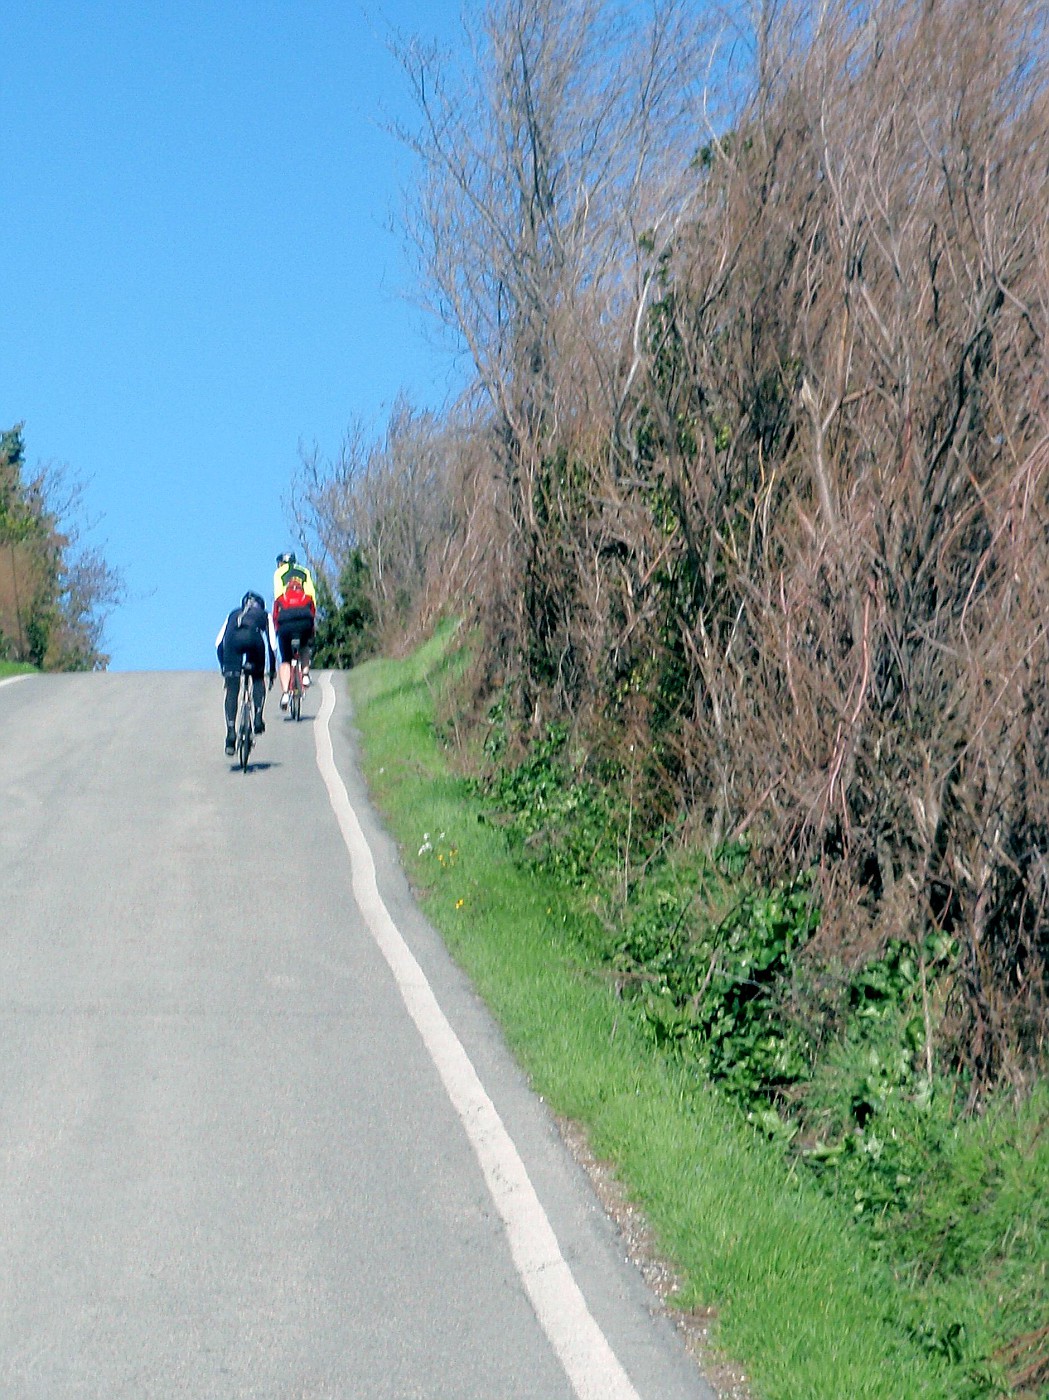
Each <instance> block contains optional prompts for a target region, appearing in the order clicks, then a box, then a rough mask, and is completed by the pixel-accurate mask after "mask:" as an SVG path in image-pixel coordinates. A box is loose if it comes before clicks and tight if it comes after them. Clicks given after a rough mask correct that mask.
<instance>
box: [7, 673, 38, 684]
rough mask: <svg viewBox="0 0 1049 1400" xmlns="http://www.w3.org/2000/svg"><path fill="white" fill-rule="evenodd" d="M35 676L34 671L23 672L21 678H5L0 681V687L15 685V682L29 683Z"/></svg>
mask: <svg viewBox="0 0 1049 1400" xmlns="http://www.w3.org/2000/svg"><path fill="white" fill-rule="evenodd" d="M33 674H34V673H33V672H32V671H23V672H22V674H21V675H20V676H5V677H4V679H3V680H2V681H0V686H5V685H14V683H15V681H27V680H28V679H29V677H30V676H31V675H33Z"/></svg>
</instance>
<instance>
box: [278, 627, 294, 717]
mask: <svg viewBox="0 0 1049 1400" xmlns="http://www.w3.org/2000/svg"><path fill="white" fill-rule="evenodd" d="M277 650H278V652H279V653H280V707H281V709H282V710H286V709H287V708H288V689H289V687H290V686H291V633H290V632H289V631H288V630H287V628H281V627H278V628H277Z"/></svg>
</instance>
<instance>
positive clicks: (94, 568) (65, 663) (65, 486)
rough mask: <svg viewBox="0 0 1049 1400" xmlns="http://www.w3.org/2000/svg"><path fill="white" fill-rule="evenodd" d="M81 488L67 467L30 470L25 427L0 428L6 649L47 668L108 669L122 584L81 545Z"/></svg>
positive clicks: (0, 646) (0, 624) (2, 640)
mask: <svg viewBox="0 0 1049 1400" xmlns="http://www.w3.org/2000/svg"><path fill="white" fill-rule="evenodd" d="M81 497H82V487H81V486H80V484H79V483H78V482H76V481H75V480H72V479H71V478H70V477H69V474H68V473H67V472H66V471H64V470H63V469H61V468H50V467H42V468H40V469H38V471H37V472H36V474H35V475H34V476H27V475H26V461H25V443H24V438H23V431H22V424H16V425H15V426H14V427H13V428H10V429H8V430H7V431H6V432H4V433H0V650H2V652H3V654H5V655H6V656H8V657H10V658H11V659H13V660H17V661H28V662H31V663H32V664H33V665H35V666H39V667H41V668H42V669H45V670H55V671H58V670H92V669H97V668H100V667H103V666H105V664H106V662H107V660H108V658H107V657H106V656H105V654H104V652H103V651H102V650H101V644H102V628H103V624H104V621H105V617H106V615H107V613H108V612H109V610H110V609H111V608H112V607H114V606H115V605H116V604H117V602H119V600H120V597H121V595H122V591H123V589H122V583H121V580H120V576H119V574H118V573H117V571H116V570H114V569H113V568H111V567H110V566H109V565H108V564H107V563H106V562H105V560H104V559H103V557H102V555H101V554H100V553H99V552H98V551H97V550H92V549H87V548H84V547H82V546H81V545H80V542H79V540H78V538H77V532H76V528H75V524H74V523H73V521H74V520H75V517H76V514H77V511H78V509H79V505H80V501H81Z"/></svg>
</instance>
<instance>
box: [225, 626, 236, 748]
mask: <svg viewBox="0 0 1049 1400" xmlns="http://www.w3.org/2000/svg"><path fill="white" fill-rule="evenodd" d="M222 687H223V703H222V709H223V713H224V715H225V717H226V752H227V753H232V752H233V738H234V731H235V730H236V727H237V696H238V694H239V691H240V651H239V650H238V649H237V648H235V647H234V646H233V644H232V640H231V638H229V637H227V638H226V639H225V641H224V643H223V647H222Z"/></svg>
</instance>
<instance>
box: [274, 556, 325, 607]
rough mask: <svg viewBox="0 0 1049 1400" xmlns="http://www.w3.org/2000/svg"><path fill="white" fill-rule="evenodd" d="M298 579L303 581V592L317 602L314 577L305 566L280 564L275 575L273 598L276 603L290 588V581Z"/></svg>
mask: <svg viewBox="0 0 1049 1400" xmlns="http://www.w3.org/2000/svg"><path fill="white" fill-rule="evenodd" d="M293 578H298V579H301V580H302V591H303V592H304V593H305V594H306V596H307V597H308V598H312V599H313V601H314V602H316V601H317V589H316V586H315V584H314V582H313V575H312V574H311V573H310V571H309V569H307V567H306V565H305V564H280V565H279V566H278V568H277V571H276V573H275V574H274V575H273V597H274V601H276V599H278V598H279V597H280V595H281V594H282V593H283V592H284V590H285V588H287V586H288V580H289V579H293Z"/></svg>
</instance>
